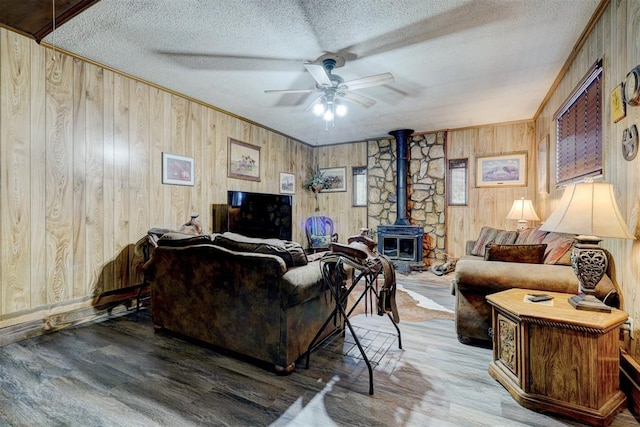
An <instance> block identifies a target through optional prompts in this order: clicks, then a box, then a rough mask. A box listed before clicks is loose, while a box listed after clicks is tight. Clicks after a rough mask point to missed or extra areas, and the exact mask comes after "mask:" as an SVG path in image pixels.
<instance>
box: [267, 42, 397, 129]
mask: <svg viewBox="0 0 640 427" xmlns="http://www.w3.org/2000/svg"><path fill="white" fill-rule="evenodd" d="M344 63H345V60H344V58H342V57H340V56H337V55H335V54H327V55H323V56H322V57H320V58H319V59H318V60H317V61H315V62H306V63H304V64H303V65H304V67H305V68H306V69H307V71H308V72H309V74H311V76H312V77H313V79H314V80H315V81H316V87H315V88H314V89H282V90H265V93H313V92H319V95H318V96H317V97H316V98H315V99H314V100H313V102H312V103H311V104H310V105H309V106H308V107H307V108H306V110H310V109H311V110H313V112H314V114H316V115H318V116H323V117H324V119H325V120H326V121H332V120H333V115H334V114H335V115H337V116H339V117H340V116H343V115H344V114H346V106H345V105H344V104H343V103H342V102H341V100H345V101H348V102H351V103H354V104H357V105H359V106H361V107H364V108H369V107H371V106H372V105H373V104H375V103H376V101H375V100H374V99H371V98H369V97H366V96H363V95H360V94H357V93H354V92H352V91H354V90H358V89H364V88H367V87H373V86H380V85H385V84H390V83H393V82H394V81H395V79H394V78H393V75H392V74H391V73H382V74H376V75H374V76H369V77H363V78H359V79H354V80H349V81H346V82H345V81H344V79H343V78H342V77H341V76H339V75H337V74H333V69H334V68H338V67H342V66H343V65H344Z"/></svg>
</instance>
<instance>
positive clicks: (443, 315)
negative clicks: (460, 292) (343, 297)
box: [347, 279, 454, 322]
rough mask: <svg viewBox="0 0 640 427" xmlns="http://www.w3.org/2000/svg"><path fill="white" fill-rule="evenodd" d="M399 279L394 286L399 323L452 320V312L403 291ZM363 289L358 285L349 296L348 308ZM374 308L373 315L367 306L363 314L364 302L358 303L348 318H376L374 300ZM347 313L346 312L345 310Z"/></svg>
mask: <svg viewBox="0 0 640 427" xmlns="http://www.w3.org/2000/svg"><path fill="white" fill-rule="evenodd" d="M400 282H401V279H400V280H398V284H397V286H396V305H397V306H398V314H399V316H400V322H403V321H407V322H423V321H425V320H433V319H448V320H453V318H454V316H453V314H454V313H453V311H452V310H450V309H448V308H446V307H443V306H442V305H440V304H438V303H436V302H435V301H433V300H431V299H429V298H427V297H425V296H423V295H420V294H419V293H417V292H414V291H411V290H408V289H405V288H404V287H403V286H402V284H401V283H400ZM381 285H382V281H381V282H380V286H381ZM363 289H364V283H362V282H361V283H358V285H357V286H356V288H355V289H354V290H353V291H352V292H351V294H350V295H349V307H352V306H353V304H354V303H355V301H356V299H357V298H358V297H359V296H360V294H361V293H362V290H363ZM373 304H374V308H373V314H372V310H371V307H370V304H369V307H368V314H367V313H365V302H364V300H362V301H360V302H359V303H358V305H357V306H356V308H355V309H354V311H353V313H351V316H350V317H353V316H357V315H360V314H367V315H369V316H371V315H373V316H377V315H378V314H377V310H376V307H375V298H374V301H373ZM347 312H348V310H347Z"/></svg>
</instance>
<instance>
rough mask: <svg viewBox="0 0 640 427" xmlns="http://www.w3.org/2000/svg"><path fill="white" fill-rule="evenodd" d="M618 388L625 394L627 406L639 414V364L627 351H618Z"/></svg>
mask: <svg viewBox="0 0 640 427" xmlns="http://www.w3.org/2000/svg"><path fill="white" fill-rule="evenodd" d="M620 389H621V390H622V391H623V392H624V394H626V395H627V407H628V408H629V410H630V411H631V412H632V413H633V414H635V415H638V414H640V364H638V362H636V361H635V360H634V359H633V358H632V357H631V355H630V354H629V353H627V352H626V351H624V350H621V351H620Z"/></svg>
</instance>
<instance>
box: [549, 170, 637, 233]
mask: <svg viewBox="0 0 640 427" xmlns="http://www.w3.org/2000/svg"><path fill="white" fill-rule="evenodd" d="M540 230H543V231H555V232H559V233H572V234H581V235H587V236H599V237H613V238H618V239H635V236H634V235H633V234H631V233H629V230H628V228H627V224H626V223H625V221H624V219H623V218H622V215H621V214H620V210H619V209H618V204H617V203H616V198H615V195H614V194H613V185H611V184H608V183H605V182H584V183H579V184H570V185H568V186H567V188H566V189H565V190H564V193H563V194H562V198H561V199H560V203H559V204H558V207H557V208H556V209H555V210H554V211H553V212H552V213H551V215H550V216H549V218H547V220H546V221H545V222H544V223H543V224H542V226H540Z"/></svg>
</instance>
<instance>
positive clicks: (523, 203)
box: [506, 197, 540, 221]
mask: <svg viewBox="0 0 640 427" xmlns="http://www.w3.org/2000/svg"><path fill="white" fill-rule="evenodd" d="M506 219H515V220H525V221H540V218H538V214H536V210H535V209H534V208H533V203H531V200H525V199H524V197H523V198H521V199H519V200H514V202H513V206H511V210H510V211H509V213H508V214H507V218H506Z"/></svg>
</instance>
